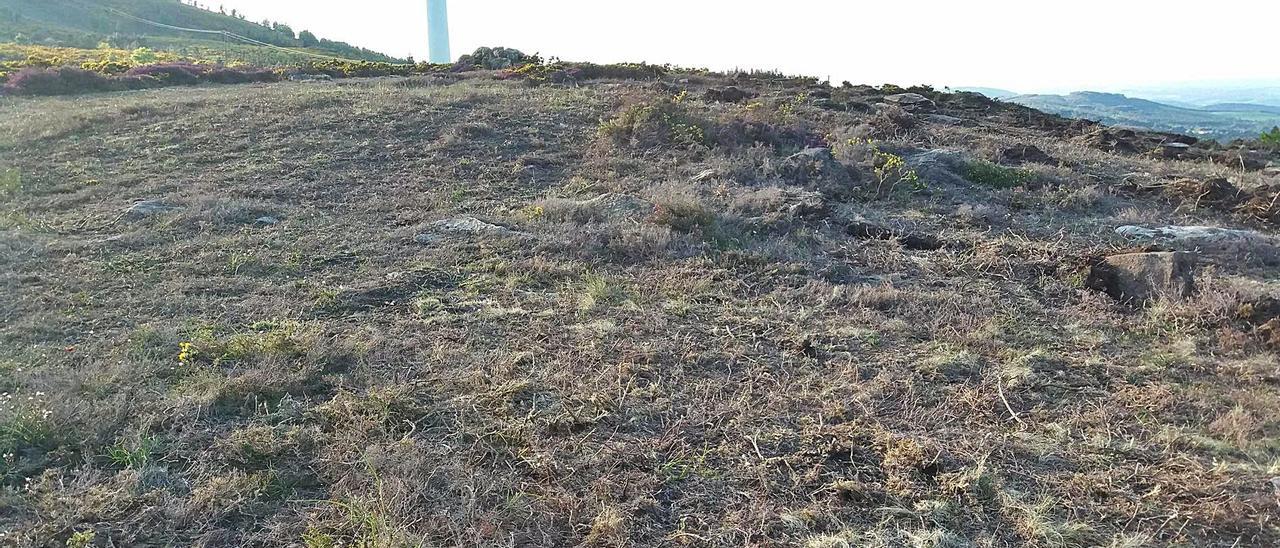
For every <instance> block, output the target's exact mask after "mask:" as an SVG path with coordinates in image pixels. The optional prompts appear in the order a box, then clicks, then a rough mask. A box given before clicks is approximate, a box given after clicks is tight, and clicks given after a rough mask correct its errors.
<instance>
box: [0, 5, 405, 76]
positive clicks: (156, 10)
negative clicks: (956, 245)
mask: <svg viewBox="0 0 1280 548" xmlns="http://www.w3.org/2000/svg"><path fill="white" fill-rule="evenodd" d="M130 16H133V17H137V18H142V19H146V20H147V21H154V22H157V23H161V24H164V25H171V26H176V27H183V28H192V29H201V30H209V31H228V32H232V33H235V34H237V35H239V36H243V37H246V38H251V39H253V40H257V41H259V42H265V43H268V44H272V45H276V46H281V47H288V48H306V49H307V50H308V51H312V52H315V53H320V54H326V55H334V56H339V57H343V58H348V59H355V60H368V61H396V59H393V58H391V57H389V56H387V55H384V54H381V53H378V52H374V51H370V50H366V49H362V48H357V47H354V46H351V45H349V44H346V43H342V42H335V41H331V40H325V39H316V40H315V41H314V42H312V41H311V40H310V38H308V40H306V41H304V40H301V39H299V38H298V36H297V33H298V32H299V31H301V30H303V29H292V28H290V27H288V26H281V25H279V24H275V25H273V27H266V26H263V25H262V24H260V23H257V22H251V21H246V20H243V19H241V18H239V17H234V16H231V15H229V14H222V13H217V12H211V11H207V10H204V9H201V8H197V7H194V6H189V5H186V4H184V3H180V2H178V1H176V0H95V1H92V2H87V1H84V0H0V41H14V42H20V43H31V44H43V45H53V46H65V47H78V48H95V47H97V46H98V44H100V43H103V42H106V43H110V44H111V45H113V46H115V47H123V48H134V47H144V46H145V47H150V48H152V49H158V50H165V51H175V52H180V53H184V52H186V51H187V50H230V51H239V52H240V53H241V54H242V55H243V54H244V53H245V52H248V53H251V54H253V58H246V60H250V61H260V63H261V64H269V63H270V61H272V60H276V59H286V60H292V58H293V57H294V56H291V55H290V54H288V53H281V52H280V51H279V50H274V49H271V48H268V47H263V46H256V45H253V44H251V43H247V42H242V41H239V40H234V39H226V38H223V37H220V36H216V35H209V34H201V33H191V32H185V31H181V30H175V29H169V28H164V27H160V26H156V25H153V24H149V23H146V22H143V21H139V20H138V19H135V18H133V17H130ZM246 57H248V56H246Z"/></svg>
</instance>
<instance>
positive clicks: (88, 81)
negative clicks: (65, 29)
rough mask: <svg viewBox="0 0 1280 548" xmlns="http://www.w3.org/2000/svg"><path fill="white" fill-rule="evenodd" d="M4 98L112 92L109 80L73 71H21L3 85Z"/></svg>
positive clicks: (104, 77)
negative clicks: (10, 96)
mask: <svg viewBox="0 0 1280 548" xmlns="http://www.w3.org/2000/svg"><path fill="white" fill-rule="evenodd" d="M3 89H4V93H5V95H72V94H76V93H86V92H93V91H108V90H110V89H112V81H111V79H109V78H107V77H106V76H103V75H101V74H98V73H96V72H91V71H87V70H84V69H80V68H75V67H58V68H37V67H28V68H24V69H22V70H20V71H18V72H16V73H14V74H13V75H12V76H10V77H9V79H8V80H7V81H5V84H4V88H3Z"/></svg>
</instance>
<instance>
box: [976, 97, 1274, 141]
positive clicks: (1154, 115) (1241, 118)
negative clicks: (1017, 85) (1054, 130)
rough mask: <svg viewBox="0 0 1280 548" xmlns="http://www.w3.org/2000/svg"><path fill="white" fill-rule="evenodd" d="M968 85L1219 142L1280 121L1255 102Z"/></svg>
mask: <svg viewBox="0 0 1280 548" xmlns="http://www.w3.org/2000/svg"><path fill="white" fill-rule="evenodd" d="M963 90H964V91H972V92H975V93H981V94H983V95H986V96H988V97H991V98H993V99H999V100H1001V101H1008V102H1012V103H1017V104H1020V105H1024V106H1028V107H1031V108H1035V109H1038V110H1042V111H1045V112H1050V113H1053V114H1059V115H1062V116H1066V117H1070V118H1084V119H1088V120H1095V121H1099V122H1103V123H1105V124H1110V125H1118V126H1129V127H1134V128H1140V129H1151V130H1156V131H1168V132H1174V133H1183V134H1187V135H1193V136H1196V137H1201V138H1206V139H1215V140H1218V141H1231V140H1234V139H1253V138H1256V137H1257V136H1258V135H1259V134H1261V133H1263V132H1266V131H1267V130H1270V129H1271V128H1273V127H1276V126H1280V106H1276V105H1267V104H1254V103H1251V102H1235V101H1232V102H1220V103H1211V104H1204V105H1192V104H1182V103H1180V104H1178V105H1173V104H1168V103H1162V102H1156V101H1151V100H1148V99H1139V98H1136V97H1130V96H1127V95H1122V94H1118V93H1100V92H1093V91H1079V92H1074V93H1069V94H1066V95H1048V94H1044V95H1039V94H1037V95H1018V94H1015V93H1014V92H1011V91H1007V90H1000V89H994V88H963ZM1232 99H1236V98H1235V96H1232ZM1238 100H1239V99H1236V101H1238Z"/></svg>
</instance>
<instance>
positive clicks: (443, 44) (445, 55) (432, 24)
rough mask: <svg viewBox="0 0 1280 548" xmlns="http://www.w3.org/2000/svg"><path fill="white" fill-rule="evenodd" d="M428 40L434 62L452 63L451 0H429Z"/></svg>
mask: <svg viewBox="0 0 1280 548" xmlns="http://www.w3.org/2000/svg"><path fill="white" fill-rule="evenodd" d="M427 42H428V43H429V44H430V46H431V53H430V61H431V62H432V63H452V62H453V55H452V54H451V53H449V0H427Z"/></svg>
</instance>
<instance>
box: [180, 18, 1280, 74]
mask: <svg viewBox="0 0 1280 548" xmlns="http://www.w3.org/2000/svg"><path fill="white" fill-rule="evenodd" d="M201 1H202V3H207V4H210V5H214V6H217V5H219V4H221V5H224V6H226V8H227V9H228V10H230V9H231V8H236V9H238V10H240V11H242V12H244V13H245V14H246V15H247V16H248V17H249V18H250V19H253V20H261V19H263V18H269V19H272V20H279V21H283V22H286V23H288V24H290V25H291V26H293V28H295V29H297V30H302V29H310V30H312V31H313V32H315V33H316V34H317V35H320V36H322V37H325V38H332V39H336V40H343V41H347V42H351V43H353V44H356V45H360V46H364V47H368V48H371V49H374V50H378V51H382V52H385V53H388V54H392V55H396V56H406V55H413V56H414V57H416V58H417V59H426V57H427V52H426V43H427V38H426V28H427V26H426V0H359V1H356V0H201ZM449 11H450V15H449V16H450V23H451V33H452V40H453V53H454V56H455V57H456V56H458V55H460V54H462V53H465V52H468V51H471V50H473V49H475V48H476V47H478V46H482V45H489V46H496V45H502V46H508V47H514V48H517V49H520V50H523V51H526V52H540V53H542V54H543V55H544V56H557V57H560V58H562V59H566V60H584V61H599V62H611V61H648V62H651V63H673V64H677V65H682V66H697V67H708V68H713V69H730V68H735V67H741V68H762V69H780V70H782V71H784V72H788V73H793V74H807V75H812V76H818V77H824V78H825V77H830V78H831V79H832V81H834V82H837V83H838V82H840V81H841V80H849V81H851V82H853V83H855V84H856V83H869V84H881V83H897V84H917V83H927V84H932V85H935V86H938V87H941V86H991V87H1002V88H1008V89H1012V90H1014V91H1019V92H1024V93H1026V92H1059V91H1070V90H1077V89H1096V90H1117V89H1123V88H1127V87H1133V86H1139V85H1144V84H1158V83H1168V82H1191V81H1213V80H1270V81H1276V80H1280V62H1277V61H1276V46H1275V44H1276V36H1277V35H1276V28H1277V27H1278V26H1280V1H1276V0H1212V1H1210V0H915V1H885V0H876V1H863V0H779V1H778V2H762V1H754V0H647V1H644V2H632V1H623V0H542V1H533V0H450V1H449Z"/></svg>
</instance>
